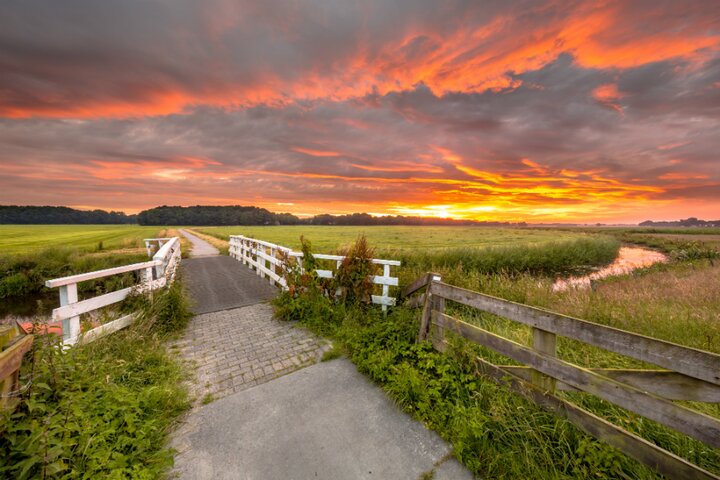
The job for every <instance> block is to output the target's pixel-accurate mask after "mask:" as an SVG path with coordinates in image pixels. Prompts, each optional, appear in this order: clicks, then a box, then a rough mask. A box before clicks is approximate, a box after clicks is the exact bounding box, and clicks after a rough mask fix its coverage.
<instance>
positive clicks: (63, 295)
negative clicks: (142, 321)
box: [45, 237, 180, 345]
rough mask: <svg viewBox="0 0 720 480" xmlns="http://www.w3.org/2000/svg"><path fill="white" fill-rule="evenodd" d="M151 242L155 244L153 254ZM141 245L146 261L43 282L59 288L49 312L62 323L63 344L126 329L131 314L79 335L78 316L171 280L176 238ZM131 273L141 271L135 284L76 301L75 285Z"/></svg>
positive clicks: (176, 254)
mask: <svg viewBox="0 0 720 480" xmlns="http://www.w3.org/2000/svg"><path fill="white" fill-rule="evenodd" d="M152 243H157V244H158V245H159V246H158V248H157V252H156V253H155V254H154V255H153V254H152V252H153V248H152V245H151V244H152ZM145 245H146V247H147V248H148V256H150V255H152V260H150V261H147V262H142V263H133V264H132V265H123V266H121V267H114V268H107V269H105V270H97V271H95V272H88V273H81V274H78V275H71V276H69V277H62V278H55V279H52V280H48V281H46V282H45V286H46V287H49V288H59V289H60V306H59V307H58V308H56V309H54V310H53V311H52V320H53V321H62V327H63V343H64V344H66V345H74V344H75V343H78V342H83V343H87V342H91V341H93V340H95V339H97V338H100V337H103V336H105V335H107V334H109V333H112V332H115V331H117V330H120V329H122V328H125V327H127V326H128V325H130V324H131V323H132V321H133V314H129V315H125V316H123V317H120V318H118V319H116V320H113V321H112V322H108V323H105V324H103V325H100V326H99V327H96V328H93V329H92V330H88V331H87V332H85V333H81V332H80V315H82V314H83V313H89V312H92V311H95V310H97V309H100V308H103V307H107V306H108V305H112V304H114V303H118V302H121V301H123V300H124V299H125V298H126V297H127V296H128V295H130V293H131V292H133V291H140V292H150V291H152V290H156V289H158V288H161V287H164V286H165V285H168V284H169V283H171V282H172V281H173V280H174V279H175V273H176V270H177V267H178V265H179V264H180V239H178V237H172V238H161V239H157V238H155V239H147V240H146V241H145ZM134 271H140V272H141V273H140V282H139V283H138V284H136V285H133V286H131V287H127V288H123V289H120V290H116V291H114V292H110V293H106V294H104V295H98V296H96V297H91V298H88V299H86V300H78V289H77V285H78V283H81V282H86V281H88V280H94V279H97V278H104V277H109V276H110V275H119V274H121V273H127V272H134Z"/></svg>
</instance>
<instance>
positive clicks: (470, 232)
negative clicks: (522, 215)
mask: <svg viewBox="0 0 720 480" xmlns="http://www.w3.org/2000/svg"><path fill="white" fill-rule="evenodd" d="M194 230H199V231H201V232H205V233H207V234H209V235H213V236H215V237H218V238H222V239H224V240H228V239H229V237H230V235H245V236H246V237H252V238H257V239H260V240H265V241H267V242H272V243H276V244H278V245H283V246H286V247H290V248H294V249H297V248H299V247H300V236H301V235H304V236H305V238H307V239H308V240H310V242H312V245H313V250H314V251H315V252H317V253H330V252H332V251H336V250H338V249H341V248H343V247H346V246H347V245H350V244H351V243H353V242H354V241H355V240H356V239H357V237H358V235H365V236H366V237H367V239H368V242H369V243H370V245H372V246H373V247H375V248H376V249H377V250H378V251H388V250H399V251H414V250H417V249H423V250H440V249H443V250H444V249H451V248H458V247H485V246H504V245H517V244H518V243H522V244H526V245H527V244H539V243H545V242H552V241H556V240H558V239H560V238H562V239H575V238H583V237H587V236H588V235H589V234H586V233H582V232H571V231H562V232H558V231H554V230H534V229H525V228H477V227H418V226H392V227H385V226H378V227H375V226H373V227H346V226H319V225H310V226H306V225H302V226H269V227H245V226H237V227H200V228H195V229H194Z"/></svg>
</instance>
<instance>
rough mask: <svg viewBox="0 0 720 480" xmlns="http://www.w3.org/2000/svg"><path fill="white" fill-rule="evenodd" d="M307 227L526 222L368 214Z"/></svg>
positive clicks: (322, 219)
mask: <svg viewBox="0 0 720 480" xmlns="http://www.w3.org/2000/svg"><path fill="white" fill-rule="evenodd" d="M303 223H304V224H306V225H426V226H428V225H434V226H438V225H459V226H463V225H467V226H470V225H480V226H486V227H507V226H514V227H518V226H521V227H524V226H526V225H527V224H526V223H525V222H519V223H509V222H479V221H477V220H455V219H452V218H434V217H404V216H402V215H396V216H390V215H388V216H382V217H374V216H372V215H370V214H368V213H351V214H348V215H328V214H323V215H315V216H314V217H312V218H308V219H306V220H304V221H303Z"/></svg>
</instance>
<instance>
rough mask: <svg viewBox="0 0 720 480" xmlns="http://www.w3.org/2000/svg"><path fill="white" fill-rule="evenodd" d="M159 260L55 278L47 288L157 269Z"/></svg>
mask: <svg viewBox="0 0 720 480" xmlns="http://www.w3.org/2000/svg"><path fill="white" fill-rule="evenodd" d="M157 262H158V261H157V260H151V261H149V262H142V263H133V264H131V265H123V266H121V267H113V268H106V269H104V270H96V271H94V272H88V273H80V274H78V275H70V276H68V277H61V278H54V279H52V280H48V281H46V282H45V286H46V287H49V288H55V287H62V286H63V285H70V284H71V283H75V284H77V283H80V282H85V281H88V280H94V279H96V278H103V277H109V276H110V275H117V274H119V273H125V272H134V271H136V270H144V269H146V268H148V267H155V266H157V265H158V263H157Z"/></svg>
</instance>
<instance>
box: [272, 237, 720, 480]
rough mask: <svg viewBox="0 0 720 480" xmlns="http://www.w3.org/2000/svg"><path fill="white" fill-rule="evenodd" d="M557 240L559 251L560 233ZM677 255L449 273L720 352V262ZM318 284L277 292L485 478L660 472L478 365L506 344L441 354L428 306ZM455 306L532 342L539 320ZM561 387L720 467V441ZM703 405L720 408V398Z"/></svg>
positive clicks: (585, 361) (456, 279)
mask: <svg viewBox="0 0 720 480" xmlns="http://www.w3.org/2000/svg"><path fill="white" fill-rule="evenodd" d="M546 246H548V247H549V248H550V251H552V249H553V247H552V244H546ZM537 248H539V249H542V248H543V246H542V245H538V246H537ZM666 248H667V251H669V252H672V251H675V252H677V251H680V250H683V248H682V245H681V244H677V245H675V248H673V247H672V246H670V245H666ZM672 258H673V261H672V262H671V263H669V264H662V265H658V266H654V267H651V268H648V269H644V270H642V271H638V272H636V273H635V274H633V275H627V276H622V277H619V278H613V279H608V280H604V281H601V282H599V283H598V284H597V285H596V288H594V289H587V290H580V289H569V290H567V291H565V292H555V291H553V289H552V279H551V278H547V277H542V276H541V277H538V276H537V275H535V274H533V273H529V272H510V271H503V272H497V271H495V272H484V271H481V270H479V269H475V270H474V269H471V268H468V267H467V265H459V264H455V265H452V264H451V263H450V262H448V263H447V264H444V265H443V266H442V268H441V269H440V270H441V272H440V273H441V274H442V276H443V280H444V281H446V282H447V283H451V284H454V285H458V286H463V287H466V288H471V289H473V290H478V291H481V292H485V293H488V294H491V295H495V296H499V297H502V298H507V299H510V300H514V301H518V302H522V303H526V304H531V305H537V306H541V307H544V308H548V309H550V310H554V311H558V312H561V313H566V314H570V315H573V316H576V317H579V318H584V319H587V320H591V321H594V322H598V323H602V324H607V325H611V326H615V327H618V328H623V329H626V330H630V331H635V332H639V333H643V334H646V335H650V336H654V337H657V338H662V339H665V340H669V341H673V342H676V343H680V344H684V345H688V346H691V347H695V348H701V349H706V350H710V351H714V352H718V353H720V324H718V322H717V319H718V318H720V302H718V301H717V296H716V290H717V285H718V284H720V283H719V282H720V265H715V264H714V263H713V260H711V259H707V258H688V257H687V255H685V256H682V255H675V256H673V257H672ZM435 266H437V265H435ZM419 271H420V269H418V271H417V272H419ZM417 272H416V273H417ZM406 280H408V279H406ZM306 291H307V292H313V293H311V294H309V295H303V294H294V295H288V294H285V295H283V296H281V297H280V299H279V300H278V301H277V303H276V308H277V312H278V314H279V315H281V316H284V317H286V318H294V319H299V320H300V321H301V322H302V323H303V324H305V325H306V326H308V327H309V328H311V329H313V330H314V331H316V332H318V333H320V334H323V335H327V336H330V337H332V338H334V339H335V341H336V342H337V343H338V344H339V345H341V346H342V348H343V349H344V351H345V353H346V354H347V355H348V356H349V357H350V358H351V359H352V360H353V362H355V363H356V365H357V366H358V368H359V369H360V370H361V371H363V372H365V373H367V374H368V375H369V376H370V377H371V378H372V379H373V380H374V381H376V382H378V383H379V384H380V385H382V386H383V387H384V388H385V390H386V391H387V392H388V394H389V395H390V396H391V397H392V398H393V399H394V400H395V401H396V402H397V403H398V404H399V405H400V406H401V407H402V408H403V409H404V410H406V411H407V412H409V413H411V414H412V415H414V416H415V417H416V418H418V419H420V420H422V421H423V422H424V423H425V424H427V425H428V426H429V427H431V428H433V429H435V430H437V431H438V432H439V433H440V434H441V435H442V436H443V437H444V438H446V439H448V440H449V441H450V442H451V443H452V445H453V447H454V452H455V455H457V456H458V458H460V459H461V460H462V461H463V462H464V463H465V464H466V465H467V466H468V467H470V468H471V470H472V471H473V472H474V473H476V474H478V475H480V476H482V477H483V478H589V477H592V478H641V479H642V478H657V477H658V475H657V474H656V473H655V472H653V471H652V470H650V469H649V468H647V467H645V466H644V465H642V464H640V463H638V462H636V461H635V460H632V459H631V458H629V457H627V456H625V455H623V454H621V453H619V452H618V451H616V450H614V449H613V448H611V447H609V446H607V445H606V444H603V443H601V442H599V441H597V440H595V439H594V438H592V437H590V436H588V435H585V434H584V433H582V432H580V431H579V430H577V429H576V428H575V427H573V426H572V425H571V424H569V423H568V422H566V421H564V420H560V419H558V418H556V417H554V416H552V415H550V414H548V413H545V412H543V411H542V410H540V409H539V408H538V407H536V406H535V405H533V404H532V403H529V402H527V401H525V400H523V399H522V398H520V397H518V396H517V395H515V394H513V393H511V392H509V391H508V390H506V389H505V388H504V387H501V386H499V385H497V384H496V383H494V382H493V381H491V380H488V379H485V378H483V377H480V376H477V375H476V374H475V372H474V371H473V369H472V368H471V363H470V362H469V357H470V356H471V355H478V354H479V355H482V356H485V358H488V359H489V360H491V361H493V362H496V363H508V360H507V359H503V358H502V357H501V356H500V355H498V354H493V353H491V352H489V351H487V350H484V349H481V348H480V347H474V346H471V345H468V344H467V343H464V342H461V341H456V342H455V343H454V344H453V347H452V348H451V349H450V351H449V352H447V353H445V354H441V353H438V352H436V351H434V350H433V349H432V347H431V345H430V344H429V343H427V342H425V343H421V344H416V343H415V339H416V337H417V332H418V321H417V317H418V312H416V311H412V310H409V309H407V308H404V307H399V308H394V309H391V311H390V313H389V314H388V315H387V317H384V316H383V315H382V314H381V313H380V311H379V309H376V308H368V307H367V306H365V305H359V306H358V305H349V304H347V303H343V302H340V301H338V300H336V299H333V298H329V297H328V296H326V295H322V294H320V293H319V290H313V289H312V288H309V289H306ZM449 308H451V313H452V314H453V315H456V316H460V317H462V318H463V319H464V320H466V321H469V322H471V323H476V324H478V325H481V326H482V327H483V328H486V329H488V330H491V331H494V332H495V333H499V334H501V335H503V336H505V337H507V338H511V339H513V340H515V341H518V342H520V343H524V344H528V343H529V341H530V337H531V333H530V330H529V328H527V327H524V326H521V325H518V324H514V323H513V322H510V321H509V320H504V319H501V318H499V317H495V316H492V315H489V314H479V313H471V312H470V311H469V310H467V309H462V308H459V307H455V309H454V310H453V309H452V307H449ZM558 350H559V351H558V354H559V356H560V357H561V358H563V359H566V360H568V361H572V362H576V363H578V364H580V365H585V366H592V367H617V368H620V367H624V368H637V367H643V366H644V365H640V364H639V363H638V362H635V361H632V360H630V359H628V358H626V357H622V356H620V355H615V354H610V353H609V352H606V351H603V350H600V349H597V348H593V347H589V346H586V345H582V344H580V343H578V342H573V341H569V340H566V341H561V342H560V344H559V348H558ZM561 395H564V396H565V397H566V398H568V399H570V400H572V401H574V402H576V403H578V404H580V405H582V406H583V407H584V408H586V409H589V410H591V411H593V412H594V413H596V414H598V415H599V416H601V417H603V418H607V419H610V420H611V421H613V422H615V423H618V424H620V425H622V426H623V427H625V428H627V429H629V430H631V431H633V432H635V433H637V434H639V435H641V436H643V437H645V438H647V439H649V440H651V441H653V442H655V443H656V444H658V445H660V446H662V447H663V448H666V449H668V450H670V451H672V452H674V453H675V454H677V455H679V456H681V457H684V458H686V459H688V460H690V461H691V462H694V463H696V464H698V465H700V466H701V467H703V468H705V469H708V470H710V471H712V472H715V473H716V474H717V473H720V451H718V450H715V449H712V448H710V447H707V446H705V445H703V444H701V443H699V442H697V441H694V440H691V439H689V438H687V437H685V436H684V435H682V434H679V433H676V432H674V431H671V430H669V429H667V428H664V427H661V426H659V425H658V424H656V423H654V422H652V421H648V420H646V419H642V417H640V416H638V415H636V414H632V413H630V412H627V411H625V410H623V409H621V408H617V407H613V406H611V405H610V404H608V403H606V402H603V401H600V400H597V399H596V398H595V397H592V396H590V395H587V394H580V393H569V392H566V393H562V394H561ZM693 406H694V407H695V408H699V409H700V410H701V411H703V412H704V413H706V414H709V415H713V416H716V417H720V406H718V405H713V404H702V405H700V404H698V405H693Z"/></svg>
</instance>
